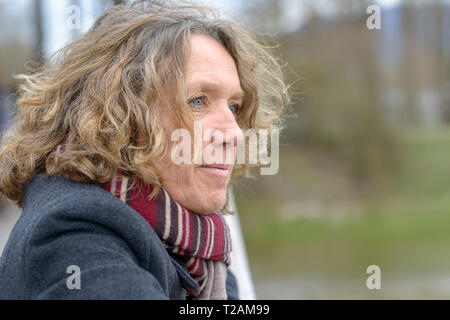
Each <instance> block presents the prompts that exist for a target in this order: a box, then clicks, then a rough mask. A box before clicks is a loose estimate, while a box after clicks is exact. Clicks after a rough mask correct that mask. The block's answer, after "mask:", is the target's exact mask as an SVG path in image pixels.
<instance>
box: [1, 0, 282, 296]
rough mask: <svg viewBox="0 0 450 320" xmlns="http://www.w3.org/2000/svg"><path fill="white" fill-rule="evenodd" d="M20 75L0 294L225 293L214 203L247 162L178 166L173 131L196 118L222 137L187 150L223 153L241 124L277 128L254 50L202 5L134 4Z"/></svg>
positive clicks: (224, 252) (7, 174)
mask: <svg viewBox="0 0 450 320" xmlns="http://www.w3.org/2000/svg"><path fill="white" fill-rule="evenodd" d="M22 78H23V80H24V82H23V85H22V87H21V89H22V93H21V96H20V99H19V101H18V113H17V115H16V118H15V121H14V123H13V126H12V128H11V129H10V130H9V131H8V132H7V134H6V136H5V137H4V140H3V144H2V148H1V150H0V166H1V170H0V190H1V192H2V193H3V194H4V195H5V196H7V197H8V198H9V199H11V200H13V201H15V202H16V203H17V204H18V205H19V206H20V207H22V208H23V213H22V216H21V217H20V219H19V220H18V222H17V224H16V225H15V227H14V229H13V231H12V234H11V236H10V238H9V240H8V243H7V245H6V247H5V249H4V251H3V255H2V257H1V260H0V298H2V299H105V298H106V299H237V298H238V296H237V286H236V281H235V278H234V276H233V275H232V274H231V272H230V271H229V270H228V266H229V265H230V263H231V261H230V252H231V248H232V246H231V240H230V237H229V230H228V227H227V225H226V223H225V220H224V219H223V216H222V213H227V212H228V211H229V210H228V208H227V207H228V190H229V187H230V185H231V183H232V181H233V179H234V178H235V177H236V176H239V175H247V173H248V169H249V166H248V165H246V164H242V165H237V164H235V165H233V164H229V163H225V162H214V163H209V164H204V163H203V162H202V163H200V164H198V163H197V162H194V161H192V162H190V163H183V164H175V163H174V161H172V156H171V155H173V150H172V149H173V148H172V147H173V146H174V141H172V139H171V137H172V133H173V131H174V130H176V129H187V130H189V132H191V133H193V132H194V131H195V126H194V123H200V125H201V129H202V132H207V131H208V130H209V132H211V131H213V132H215V133H220V134H223V136H225V139H224V140H220V139H217V136H218V135H217V134H211V135H209V138H207V140H206V141H203V144H201V145H200V149H201V150H204V149H205V148H208V147H210V146H211V145H212V146H213V150H214V152H213V153H215V152H219V150H220V151H223V150H225V149H226V150H228V151H229V150H231V152H232V154H233V156H234V158H233V159H236V146H237V145H238V144H239V143H240V142H241V141H242V137H243V135H242V130H244V129H256V130H257V129H261V128H264V129H268V128H273V127H276V126H278V125H279V124H280V119H281V118H280V114H281V111H282V109H283V107H284V105H285V104H286V103H287V101H288V96H287V93H286V87H285V84H284V82H283V78H282V74H281V70H280V66H279V65H278V63H277V62H276V60H275V59H274V58H273V57H272V56H271V55H270V54H269V53H268V52H267V50H266V49H265V48H264V47H263V46H262V45H260V44H259V43H258V42H257V41H255V40H254V39H253V38H252V37H251V36H250V35H249V34H248V33H247V32H245V31H244V30H243V29H242V28H241V27H239V26H237V25H236V24H234V23H232V22H230V21H227V20H223V19H220V18H219V17H218V16H217V15H214V12H212V11H210V10H207V9H206V8H204V7H198V6H195V5H186V4H185V3H184V4H183V5H177V4H174V3H168V2H167V1H164V2H161V3H160V2H156V1H137V2H134V3H131V4H125V5H120V6H115V7H113V8H111V9H110V10H108V11H107V12H106V13H104V14H103V15H102V16H101V17H100V18H99V19H98V20H97V22H96V23H95V25H94V26H93V27H92V28H91V30H89V31H88V32H87V33H86V34H85V35H83V36H82V37H80V38H79V39H78V40H76V41H74V42H73V43H71V44H69V45H67V46H66V47H65V48H63V49H61V50H60V51H59V52H57V53H56V54H55V55H53V56H52V57H50V59H49V60H48V62H47V63H46V64H45V65H44V66H43V67H42V68H41V69H40V70H39V71H38V72H36V73H34V74H32V75H30V76H22ZM227 130H231V131H233V132H235V133H236V132H237V134H235V135H234V136H233V138H232V139H228V138H227V135H226V132H227ZM203 138H205V137H203ZM194 154H196V153H195V152H193V157H194Z"/></svg>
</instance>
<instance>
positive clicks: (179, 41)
mask: <svg viewBox="0 0 450 320" xmlns="http://www.w3.org/2000/svg"><path fill="white" fill-rule="evenodd" d="M191 34H204V35H207V36H209V37H211V38H212V39H214V40H216V41H217V42H219V43H221V44H222V45H223V46H224V47H225V48H226V49H227V50H228V52H229V53H230V55H231V56H232V58H233V59H234V61H235V63H236V66H237V70H238V75H239V78H240V81H241V86H242V89H243V90H244V93H245V96H244V101H243V105H242V108H241V110H240V111H239V113H238V114H237V122H238V124H239V126H240V127H241V128H242V129H243V130H245V129H256V130H257V129H262V128H264V129H271V128H274V127H279V126H280V125H281V123H282V117H281V114H282V111H283V108H284V107H285V106H286V105H287V104H288V102H289V95H288V88H287V86H286V84H285V82H284V80H283V74H282V67H281V65H280V63H279V62H278V60H277V58H275V57H274V55H272V54H271V53H270V47H269V46H267V45H264V44H262V43H261V41H257V40H256V37H255V36H253V35H252V34H251V33H250V32H248V31H247V30H246V29H245V28H244V27H242V26H240V25H238V24H236V23H234V22H231V21H229V20H226V19H223V18H221V17H220V15H219V14H218V13H217V12H216V11H215V10H212V9H210V8H208V7H205V6H199V5H195V4H191V3H187V2H185V1H183V2H182V3H176V2H169V1H150V0H145V1H144V0H141V1H134V2H131V3H126V4H122V5H117V6H114V7H112V8H110V9H109V10H107V11H106V12H105V13H104V14H103V15H102V16H100V17H99V18H98V19H97V21H96V23H95V24H94V25H93V27H92V28H91V29H90V30H89V31H88V32H86V33H85V34H83V35H82V36H80V37H79V38H78V39H77V40H75V41H74V42H72V43H70V44H68V45H67V46H65V47H64V48H62V49H61V50H59V51H57V52H56V53H55V54H53V55H52V56H51V57H50V58H49V59H48V60H47V61H46V62H45V64H44V65H43V66H42V67H40V68H39V69H38V70H35V71H34V72H33V73H32V74H30V75H21V76H19V78H21V79H22V84H21V86H20V95H19V99H18V107H17V113H16V115H15V117H14V119H13V122H12V126H11V127H10V129H9V130H8V131H7V132H6V133H5V134H4V136H3V139H2V145H1V149H0V192H1V193H2V194H4V195H5V196H6V197H7V198H9V199H11V200H12V201H13V202H15V203H17V204H18V205H19V206H20V207H21V206H22V193H23V189H24V184H25V182H26V181H27V180H28V179H29V178H31V177H32V176H33V175H34V174H37V173H45V174H46V175H61V176H65V177H67V178H69V179H72V180H75V181H79V182H88V183H94V184H102V183H105V182H106V181H108V180H110V179H111V178H112V175H113V173H114V171H115V170H116V169H117V168H120V169H122V170H123V171H124V172H127V173H128V174H129V175H130V176H132V177H134V178H135V179H141V180H143V181H144V182H145V183H147V184H152V185H154V186H155V187H156V188H155V189H154V190H155V192H154V193H156V192H157V191H158V190H159V188H160V187H161V185H162V181H161V178H160V177H159V176H158V175H157V173H156V171H155V169H154V168H153V167H152V166H151V165H145V164H148V163H150V162H151V161H152V160H154V159H157V158H160V157H163V156H164V155H165V154H166V153H167V152H168V150H167V143H166V141H167V136H168V132H166V130H165V128H164V126H163V125H162V123H161V119H160V112H161V110H162V109H161V108H165V109H166V110H167V111H168V112H170V113H171V114H172V115H173V120H174V123H175V124H176V125H177V126H179V127H182V126H184V127H186V126H187V127H189V126H190V125H189V124H191V123H192V120H193V115H192V111H191V110H190V108H188V103H187V102H186V97H185V83H184V81H185V79H184V77H183V74H184V65H185V61H186V53H187V52H189V37H190V35H191ZM64 141H65V148H64V152H62V153H56V152H54V150H55V149H56V147H57V146H58V145H60V144H61V143H62V142H64ZM248 173H249V165H245V164H244V165H236V166H235V169H234V170H233V174H232V177H233V178H235V177H236V176H239V175H244V176H247V175H248ZM231 180H233V179H231ZM227 203H228V201H227Z"/></svg>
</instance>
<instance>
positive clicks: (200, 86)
mask: <svg viewBox="0 0 450 320" xmlns="http://www.w3.org/2000/svg"><path fill="white" fill-rule="evenodd" d="M190 47H191V51H190V55H189V57H188V59H187V64H186V86H187V88H186V93H187V97H188V103H189V105H190V107H191V108H192V109H193V111H194V115H195V119H196V120H197V121H199V122H200V123H201V128H202V133H203V137H204V138H207V137H208V136H209V138H207V139H206V141H203V146H202V149H203V151H205V148H207V146H208V145H209V146H208V149H207V150H212V151H211V152H207V153H206V154H211V155H212V156H213V157H214V156H215V155H216V154H220V152H219V151H221V153H222V154H223V155H224V156H223V158H224V159H222V160H220V161H217V160H215V161H214V164H212V165H206V164H188V165H186V164H182V165H177V164H175V163H174V162H173V161H171V159H165V160H161V161H157V162H155V163H154V164H155V167H156V170H157V172H158V174H159V175H160V176H161V177H162V180H163V187H164V188H165V189H166V191H167V192H168V193H169V195H170V196H171V197H172V198H173V199H174V200H175V201H177V202H178V203H179V204H180V205H182V206H183V207H185V208H186V209H189V210H191V211H193V212H196V213H200V214H205V213H210V212H213V211H215V210H217V209H220V208H221V207H222V206H223V204H224V202H225V198H226V192H227V185H228V181H229V179H230V174H231V171H232V165H226V163H225V162H228V163H229V162H230V161H225V154H226V152H229V154H232V157H233V160H234V159H235V158H236V145H237V144H238V143H239V142H240V141H241V140H242V131H241V130H240V128H239V126H238V124H237V122H236V119H235V112H236V111H237V109H238V108H239V106H240V105H241V104H242V98H243V91H242V88H241V85H240V81H239V76H238V72H237V68H236V65H235V63H234V60H233V58H232V57H231V56H230V54H229V53H228V51H227V50H226V49H225V47H223V46H222V45H221V44H219V43H218V42H216V41H215V40H213V39H212V38H210V37H208V36H205V35H192V37H191V39H190ZM227 130H228V132H233V133H234V135H235V136H234V137H232V136H230V135H226V133H227ZM208 131H209V132H210V133H213V134H212V135H211V134H209V135H205V134H206V133H207V132H208ZM170 134H171V133H169V135H170ZM220 135H221V136H222V137H223V139H218V138H217V137H218V136H220ZM169 140H170V138H169ZM193 141H194V137H192V142H193ZM172 146H173V144H171V147H172ZM226 149H228V151H226ZM230 151H231V153H230ZM216 152H217V153H216ZM203 154H204V152H203ZM217 158H219V157H217ZM195 163H197V162H195Z"/></svg>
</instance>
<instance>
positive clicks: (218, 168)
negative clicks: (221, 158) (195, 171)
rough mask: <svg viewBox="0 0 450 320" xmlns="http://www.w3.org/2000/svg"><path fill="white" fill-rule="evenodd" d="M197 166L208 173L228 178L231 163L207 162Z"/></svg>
mask: <svg viewBox="0 0 450 320" xmlns="http://www.w3.org/2000/svg"><path fill="white" fill-rule="evenodd" d="M199 168H200V169H202V170H204V171H205V172H208V173H209V174H212V175H215V176H220V177H222V178H228V176H229V174H230V171H231V165H227V164H207V165H202V166H200V167H199Z"/></svg>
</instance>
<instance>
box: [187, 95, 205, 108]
mask: <svg viewBox="0 0 450 320" xmlns="http://www.w3.org/2000/svg"><path fill="white" fill-rule="evenodd" d="M204 99H205V97H203V96H202V97H197V98H194V99H192V100H191V101H190V102H189V104H190V105H191V106H192V107H194V108H201V107H203V105H204Z"/></svg>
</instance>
